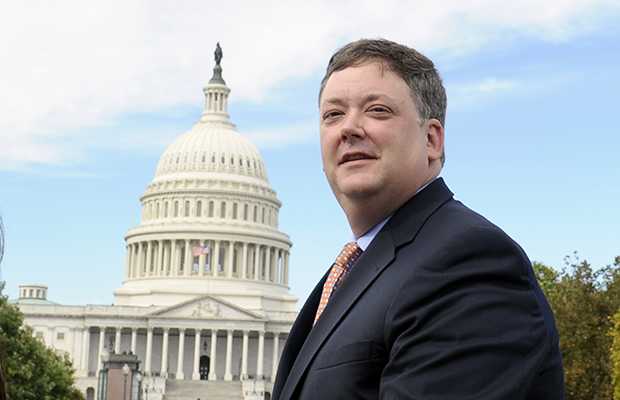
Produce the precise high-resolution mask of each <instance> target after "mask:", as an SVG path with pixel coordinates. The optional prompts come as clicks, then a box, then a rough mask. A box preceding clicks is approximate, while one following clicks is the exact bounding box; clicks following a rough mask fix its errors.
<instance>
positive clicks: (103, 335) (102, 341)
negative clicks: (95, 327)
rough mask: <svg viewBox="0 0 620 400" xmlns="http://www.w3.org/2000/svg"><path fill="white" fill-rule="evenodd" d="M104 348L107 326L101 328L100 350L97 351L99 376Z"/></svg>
mask: <svg viewBox="0 0 620 400" xmlns="http://www.w3.org/2000/svg"><path fill="white" fill-rule="evenodd" d="M103 346H105V326H100V327H99V349H98V350H97V374H96V376H99V373H100V372H101V352H102V351H103Z"/></svg>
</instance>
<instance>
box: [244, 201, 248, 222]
mask: <svg viewBox="0 0 620 400" xmlns="http://www.w3.org/2000/svg"><path fill="white" fill-rule="evenodd" d="M243 220H244V221H247V220H248V205H247V204H245V205H244V206H243Z"/></svg>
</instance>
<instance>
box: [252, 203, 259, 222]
mask: <svg viewBox="0 0 620 400" xmlns="http://www.w3.org/2000/svg"><path fill="white" fill-rule="evenodd" d="M256 218H258V207H257V206H254V218H253V219H254V222H256Z"/></svg>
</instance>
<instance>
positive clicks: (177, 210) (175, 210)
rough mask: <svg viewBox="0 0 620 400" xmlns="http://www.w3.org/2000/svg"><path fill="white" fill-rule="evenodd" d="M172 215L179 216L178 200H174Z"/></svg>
mask: <svg viewBox="0 0 620 400" xmlns="http://www.w3.org/2000/svg"><path fill="white" fill-rule="evenodd" d="M174 216H175V217H178V216H179V202H178V201H175V202H174Z"/></svg>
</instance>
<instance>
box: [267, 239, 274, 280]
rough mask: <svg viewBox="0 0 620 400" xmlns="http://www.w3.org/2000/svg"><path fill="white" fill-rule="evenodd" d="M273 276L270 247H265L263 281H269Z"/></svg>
mask: <svg viewBox="0 0 620 400" xmlns="http://www.w3.org/2000/svg"><path fill="white" fill-rule="evenodd" d="M272 276H273V272H272V271H271V247H269V246H267V247H266V248H265V280H266V281H270V280H271V277H272Z"/></svg>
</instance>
